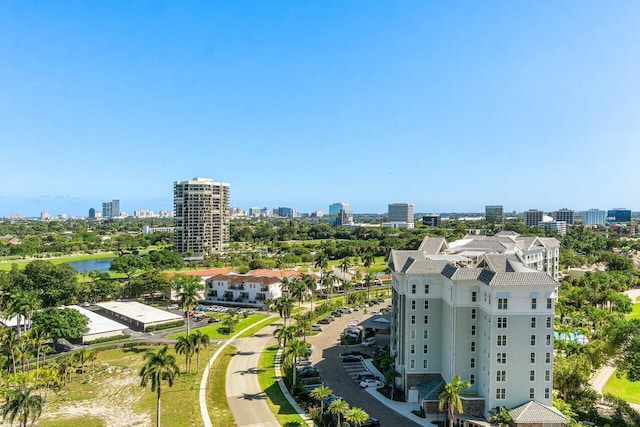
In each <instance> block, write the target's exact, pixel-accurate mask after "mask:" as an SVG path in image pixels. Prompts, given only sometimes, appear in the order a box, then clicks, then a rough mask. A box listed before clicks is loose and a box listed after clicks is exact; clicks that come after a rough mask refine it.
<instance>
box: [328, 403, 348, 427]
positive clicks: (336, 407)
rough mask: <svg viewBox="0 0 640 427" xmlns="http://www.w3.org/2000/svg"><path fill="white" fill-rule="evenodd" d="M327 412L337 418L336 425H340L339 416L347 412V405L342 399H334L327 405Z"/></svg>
mask: <svg viewBox="0 0 640 427" xmlns="http://www.w3.org/2000/svg"><path fill="white" fill-rule="evenodd" d="M327 409H329V412H331V413H332V414H335V415H337V416H338V425H339V426H341V425H342V420H341V418H340V417H341V416H342V414H344V413H345V412H347V411H348V410H349V404H348V403H347V402H345V401H344V399H342V398H341V399H336V400H334V401H333V402H331V403H330V404H329V407H328V408H327Z"/></svg>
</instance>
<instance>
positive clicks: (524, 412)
mask: <svg viewBox="0 0 640 427" xmlns="http://www.w3.org/2000/svg"><path fill="white" fill-rule="evenodd" d="M509 415H511V419H512V420H513V421H514V422H515V423H516V424H519V423H540V424H543V423H564V424H566V423H568V422H569V420H568V419H567V417H565V416H564V415H562V413H561V412H560V411H558V410H557V409H556V408H554V407H552V406H547V405H543V404H542V403H540V402H536V401H535V400H532V401H529V402H527V403H525V404H523V405H520V406H518V407H517V408H513V409H512V410H510V411H509Z"/></svg>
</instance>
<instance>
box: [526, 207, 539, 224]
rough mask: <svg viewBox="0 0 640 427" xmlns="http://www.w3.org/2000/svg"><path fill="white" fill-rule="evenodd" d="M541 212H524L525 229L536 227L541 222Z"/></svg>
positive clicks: (534, 210) (532, 210) (535, 210)
mask: <svg viewBox="0 0 640 427" xmlns="http://www.w3.org/2000/svg"><path fill="white" fill-rule="evenodd" d="M542 216H543V212H542V211H539V210H537V209H529V210H528V211H524V223H525V225H526V226H527V227H537V226H538V224H539V223H541V222H542Z"/></svg>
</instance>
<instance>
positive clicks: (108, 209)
mask: <svg viewBox="0 0 640 427" xmlns="http://www.w3.org/2000/svg"><path fill="white" fill-rule="evenodd" d="M119 216H120V200H112V201H110V202H103V203H102V217H103V218H117V217H119Z"/></svg>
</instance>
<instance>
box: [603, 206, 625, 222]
mask: <svg viewBox="0 0 640 427" xmlns="http://www.w3.org/2000/svg"><path fill="white" fill-rule="evenodd" d="M607 220H608V221H609V222H631V210H630V209H625V208H616V209H611V210H610V211H609V212H607Z"/></svg>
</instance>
